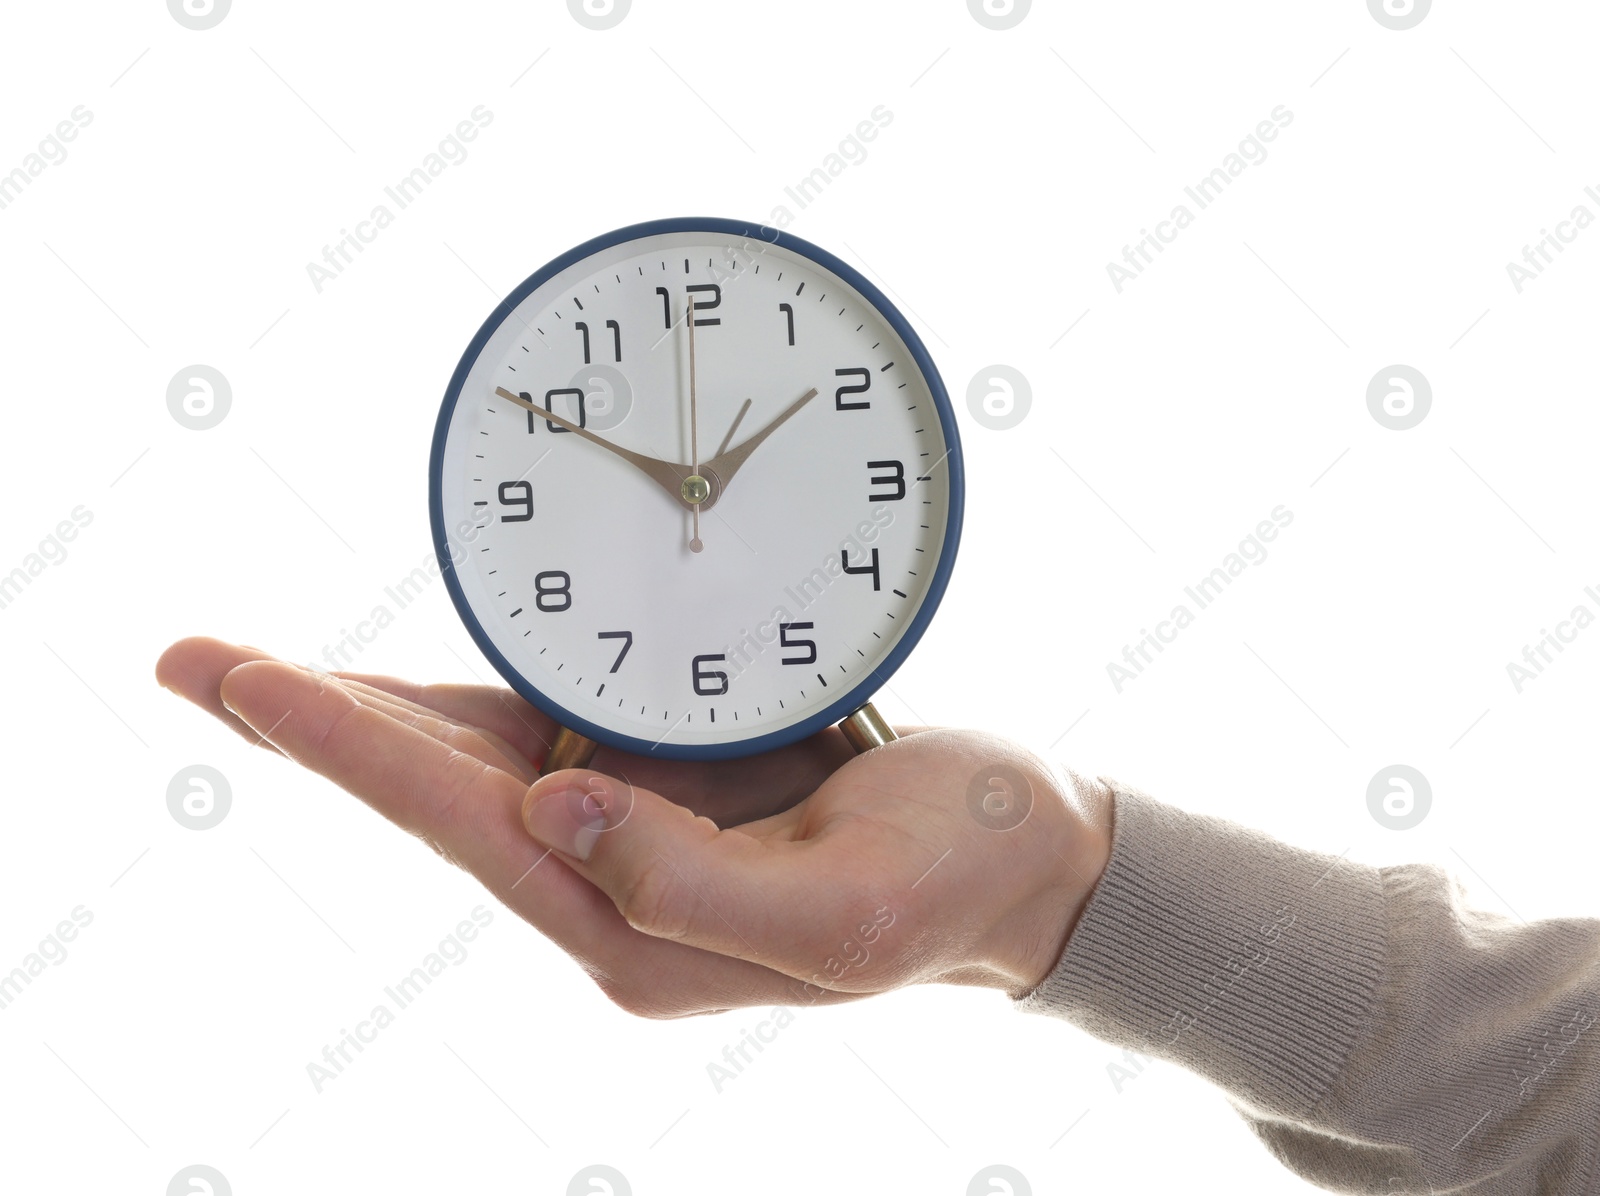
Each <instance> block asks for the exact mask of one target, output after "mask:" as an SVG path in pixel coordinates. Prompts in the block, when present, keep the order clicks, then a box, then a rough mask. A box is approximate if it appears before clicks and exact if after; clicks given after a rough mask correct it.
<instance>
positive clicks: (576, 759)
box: [539, 727, 600, 777]
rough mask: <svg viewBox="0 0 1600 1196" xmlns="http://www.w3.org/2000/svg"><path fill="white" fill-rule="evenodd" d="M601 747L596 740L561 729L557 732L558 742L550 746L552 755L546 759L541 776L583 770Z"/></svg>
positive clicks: (540, 772)
mask: <svg viewBox="0 0 1600 1196" xmlns="http://www.w3.org/2000/svg"><path fill="white" fill-rule="evenodd" d="M599 746H600V745H599V744H598V743H596V742H595V741H594V740H592V739H586V738H584V737H583V736H582V735H579V734H578V733H577V732H576V731H569V730H567V729H566V728H565V727H561V728H559V729H558V730H557V731H556V741H555V742H554V743H553V744H551V745H550V754H549V755H548V756H546V757H545V761H544V767H543V768H541V769H540V770H539V775H540V776H542V777H543V776H549V775H550V774H551V773H553V772H560V771H561V770H562V769H563V768H583V767H585V766H586V765H587V764H588V763H589V761H590V760H592V759H594V753H595V749H596V748H598V747H599Z"/></svg>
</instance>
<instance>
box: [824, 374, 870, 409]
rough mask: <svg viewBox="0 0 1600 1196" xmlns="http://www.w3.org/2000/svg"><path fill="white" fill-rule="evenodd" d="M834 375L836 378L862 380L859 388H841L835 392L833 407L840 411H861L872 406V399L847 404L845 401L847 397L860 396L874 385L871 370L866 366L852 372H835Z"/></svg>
mask: <svg viewBox="0 0 1600 1196" xmlns="http://www.w3.org/2000/svg"><path fill="white" fill-rule="evenodd" d="M833 374H834V377H836V378H860V379H861V384H860V385H859V386H841V387H840V388H839V389H838V390H836V391H834V392H833V405H834V407H835V408H837V409H838V410H840V411H860V410H862V409H863V408H866V407H870V406H872V401H871V400H870V399H862V400H861V402H859V403H846V402H845V401H844V397H845V395H858V394H860V393H861V392H862V391H864V390H866V389H867V388H868V387H869V386H871V385H872V371H871V370H869V369H867V367H866V366H857V367H856V368H855V369H850V370H834V371H833Z"/></svg>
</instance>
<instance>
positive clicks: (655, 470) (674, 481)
mask: <svg viewBox="0 0 1600 1196" xmlns="http://www.w3.org/2000/svg"><path fill="white" fill-rule="evenodd" d="M494 393H495V394H496V395H498V396H499V397H500V398H502V399H505V400H506V401H507V402H508V403H515V404H516V405H517V406H518V407H525V408H527V409H528V410H529V411H532V412H533V413H534V414H535V415H539V416H542V417H543V418H545V419H547V420H549V421H550V422H551V423H553V424H555V425H556V426H557V427H560V428H565V429H566V430H567V431H569V432H576V433H577V434H578V435H579V436H582V437H583V438H584V439H585V440H587V441H589V442H590V443H591V444H597V445H599V446H600V447H601V448H603V449H606V450H608V451H609V452H613V453H615V454H616V455H617V456H619V457H621V458H622V459H623V460H624V461H626V462H627V463H628V464H629V465H632V466H633V467H634V468H635V469H637V470H639V472H640V473H642V474H644V475H645V476H646V477H647V478H649V479H650V480H651V481H652V482H655V483H656V484H657V485H658V486H660V487H661V488H662V489H663V490H665V491H666V492H667V493H668V494H670V495H672V499H673V501H674V502H676V503H677V504H678V505H679V506H682V507H690V508H692V507H693V505H694V504H692V503H691V502H690V501H689V500H688V499H687V498H685V497H684V495H683V491H684V479H686V478H688V477H689V476H690V473H691V471H690V470H689V468H688V467H687V466H684V465H679V464H676V463H675V462H672V461H663V460H661V458H659V457H647V456H645V455H644V454H643V453H636V452H634V451H633V450H632V449H625V448H623V447H622V446H621V445H618V444H612V443H611V441H609V440H602V439H601V438H600V437H598V436H596V435H595V434H594V433H593V432H591V431H589V429H587V428H580V427H579V426H578V425H577V424H575V423H573V422H572V421H571V420H568V419H566V418H564V417H562V416H559V415H556V414H555V413H554V412H552V411H546V410H545V409H544V408H543V407H540V406H538V405H537V404H534V403H530V402H529V401H528V400H527V399H524V398H523V397H522V396H521V395H514V394H512V393H511V392H510V391H509V390H507V389H506V388H505V387H503V386H497V387H495V388H494Z"/></svg>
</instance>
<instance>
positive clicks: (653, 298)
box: [429, 218, 964, 771]
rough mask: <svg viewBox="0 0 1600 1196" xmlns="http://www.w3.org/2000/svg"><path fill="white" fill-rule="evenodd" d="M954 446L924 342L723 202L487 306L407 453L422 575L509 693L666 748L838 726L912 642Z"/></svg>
mask: <svg viewBox="0 0 1600 1196" xmlns="http://www.w3.org/2000/svg"><path fill="white" fill-rule="evenodd" d="M963 492H964V486H963V472H962V460H961V445H960V441H959V439H958V437H957V430H956V421H955V417H954V413H953V411H952V408H951V405H950V399H949V396H948V395H947V394H946V392H945V387H944V384H943V382H942V381H941V380H940V377H939V372H938V370H937V369H936V368H935V366H934V363H933V361H932V359H931V358H930V357H929V355H928V352H927V350H926V349H925V348H924V347H923V344H922V341H921V339H920V338H919V337H918V336H917V334H916V333H915V332H914V331H913V330H912V329H911V326H910V325H909V324H908V323H907V322H906V320H905V317H904V316H902V315H901V314H900V312H899V311H898V310H897V309H896V308H895V306H894V304H892V303H891V302H890V301H889V300H888V299H887V298H885V297H884V295H883V294H882V292H880V291H879V290H878V288H877V287H875V286H873V285H872V283H870V282H869V281H867V279H865V278H863V277H862V276H861V274H860V273H858V272H857V271H856V270H854V269H853V268H851V267H850V266H849V265H847V264H846V263H844V262H843V261H841V260H839V259H838V258H837V257H835V256H833V255H832V254H831V253H828V252H827V251H825V250H823V249H820V248H818V247H817V246H815V245H812V244H810V243H808V242H806V241H803V240H801V239H800V238H798V237H795V236H792V235H790V234H788V233H784V232H780V231H779V230H776V229H773V228H768V227H765V226H762V225H758V224H748V223H743V222H740V221H736V220H722V219H709V218H706V219H699V218H697V219H673V220H658V221H653V222H650V223H646V224H637V225H632V226H630V227H628V228H622V229H617V230H616V231H614V232H609V233H606V234H605V235H603V236H600V237H596V238H595V239H594V240H591V241H588V242H586V243H584V244H582V245H579V246H577V247H576V248H575V249H572V250H569V251H568V252H566V253H564V254H562V255H561V256H560V257H558V258H556V259H555V260H554V261H552V262H550V263H549V264H548V265H546V266H545V267H543V268H542V269H540V270H538V271H537V272H536V273H534V274H533V275H532V276H531V277H530V278H528V279H527V280H526V281H525V282H523V283H522V284H521V285H520V286H518V287H517V288H516V289H515V290H513V291H512V292H511V294H510V295H508V296H507V297H506V299H505V300H504V301H503V302H502V303H501V304H500V305H499V306H498V307H496V308H495V310H494V311H493V312H492V313H491V314H490V316H489V318H488V319H487V320H486V321H485V322H484V324H483V326H482V327H481V328H480V329H479V330H478V333H477V335H476V336H474V337H473V338H472V343H471V344H470V345H468V346H467V349H466V352H465V353H464V354H463V355H462V357H461V361H460V364H458V365H457V367H456V370H455V373H454V374H453V375H452V377H451V379H450V384H449V387H448V389H447V390H446V392H445V396H444V403H443V405H442V407H441V409H440V411H439V419H438V424H437V427H436V429H435V432H434V438H433V451H432V454H431V458H430V462H429V505H430V516H431V522H432V532H433V541H434V548H435V551H436V553H437V555H438V560H439V563H440V567H441V575H442V576H443V577H444V579H445V582H446V585H447V587H448V590H449V593H450V597H451V599H452V601H453V602H454V603H455V607H456V610H457V611H458V612H459V613H460V615H461V619H462V622H463V623H464V624H465V625H466V628H467V631H468V632H469V633H470V634H471V636H472V638H473V640H474V641H476V643H477V645H478V647H479V648H480V649H481V650H482V651H483V654H484V656H485V657H487V658H488V660H489V661H490V662H491V663H492V664H493V665H494V667H495V669H496V670H497V671H498V672H499V673H500V675H501V676H502V677H504V678H505V680H506V682H507V683H508V684H509V685H510V686H511V688H512V689H514V690H515V691H516V692H517V693H519V694H521V695H522V696H523V697H524V698H526V699H527V700H528V701H529V702H531V703H532V704H533V705H534V706H536V707H538V708H539V709H540V710H542V711H544V712H545V713H546V714H548V715H549V716H550V717H551V718H552V719H554V720H555V721H556V723H557V724H558V726H559V727H560V731H559V733H558V735H557V738H556V741H555V743H554V744H553V745H552V747H551V751H550V753H549V755H548V756H547V758H546V760H545V761H544V764H543V768H544V770H545V771H552V770H554V769H556V768H562V767H582V766H583V765H585V764H587V763H588V760H589V758H590V756H592V754H593V752H594V750H595V748H596V747H597V746H598V745H599V744H605V745H607V746H609V747H613V748H618V749H621V750H623V751H627V752H632V753H636V754H640V755H649V756H655V757H660V758H665V759H673V760H716V759H728V758H732V757H736V756H744V755H750V754H753V753H756V752H762V751H767V750H770V749H772V748H776V747H779V746H782V745H783V744H787V743H791V742H794V741H795V740H798V739H801V738H803V737H805V736H808V735H811V734H813V733H814V732H816V731H818V730H820V729H821V728H823V727H826V726H828V725H830V724H833V723H838V724H840V726H841V729H842V730H843V731H844V733H845V736H846V738H847V739H848V740H849V742H850V743H851V744H852V745H853V746H854V747H855V748H856V749H857V750H858V751H865V750H867V749H869V748H871V747H873V746H876V745H878V744H881V743H883V742H885V741H887V740H889V739H892V738H894V733H893V731H892V730H891V729H890V728H889V727H888V726H887V724H886V723H885V722H884V720H883V719H882V718H881V717H879V716H878V714H877V712H876V710H875V709H874V708H873V707H872V705H871V701H870V699H871V698H872V695H873V694H874V693H875V692H876V691H877V690H878V688H879V687H881V686H882V685H883V683H884V682H885V681H886V680H887V679H888V678H889V677H890V675H891V674H893V673H894V671H895V669H896V668H898V667H899V665H900V664H901V663H902V662H903V661H904V660H905V658H906V656H907V655H908V654H909V653H910V652H911V650H912V648H913V647H914V646H915V645H916V643H917V640H918V639H919V638H920V637H921V635H922V633H923V631H924V630H925V629H926V628H927V626H928V622H929V620H930V619H931V618H932V617H933V613H934V611H935V609H937V607H938V605H939V600H940V598H941V597H942V596H943V594H944V590H945V585H946V583H947V581H948V580H949V577H950V570H951V568H952V567H953V565H954V564H955V558H956V548H957V545H958V543H959V540H960V536H961V515H962V503H963Z"/></svg>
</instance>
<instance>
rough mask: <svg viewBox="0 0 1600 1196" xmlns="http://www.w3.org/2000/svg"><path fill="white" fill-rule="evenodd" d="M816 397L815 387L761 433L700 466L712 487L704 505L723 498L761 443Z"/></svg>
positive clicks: (781, 413)
mask: <svg viewBox="0 0 1600 1196" xmlns="http://www.w3.org/2000/svg"><path fill="white" fill-rule="evenodd" d="M816 397H817V388H816V387H814V386H813V387H812V388H811V389H810V390H808V391H806V393H805V394H803V395H801V396H800V397H799V398H798V399H796V400H795V401H794V402H792V403H790V404H789V406H788V407H786V408H784V410H783V411H782V412H780V413H779V414H778V415H777V417H776V418H774V419H773V421H772V422H771V423H769V424H768V425H767V426H766V427H764V428H762V429H761V431H759V432H757V433H755V435H753V436H750V437H747V438H746V439H744V440H742V441H740V442H739V443H738V444H736V445H735V446H734V447H733V448H731V449H726V450H724V451H723V452H720V453H718V454H717V455H716V456H715V457H712V458H711V460H709V461H706V462H704V463H702V464H701V466H700V472H701V473H702V474H704V475H705V476H706V479H707V480H708V481H710V482H711V485H712V493H711V501H710V502H706V503H704V504H702V505H703V506H707V507H709V506H710V505H711V503H713V502H715V501H716V500H717V499H718V498H720V497H721V496H722V492H723V491H724V490H726V489H727V488H728V483H729V482H731V481H733V475H734V474H736V473H738V472H739V469H740V467H741V466H743V465H744V463H745V462H746V461H747V460H749V459H750V454H751V453H753V452H755V451H756V449H758V448H760V447H761V442H762V441H763V440H765V439H766V438H767V437H768V436H771V435H772V434H773V433H774V432H776V431H777V430H778V429H779V428H780V427H781V426H782V425H783V422H784V421H785V420H787V419H788V418H789V417H790V416H791V415H793V414H794V413H795V412H797V411H799V410H800V408H802V407H804V406H805V405H806V404H807V403H809V402H810V401H811V400H812V399H814V398H816ZM740 414H741V415H742V414H743V412H742V411H741V412H740Z"/></svg>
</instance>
